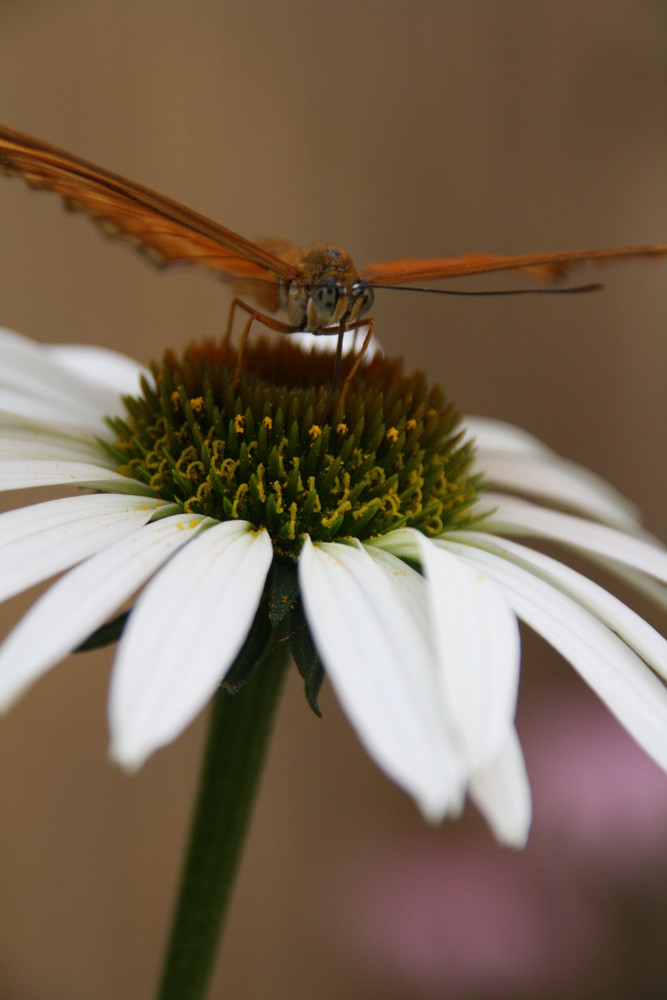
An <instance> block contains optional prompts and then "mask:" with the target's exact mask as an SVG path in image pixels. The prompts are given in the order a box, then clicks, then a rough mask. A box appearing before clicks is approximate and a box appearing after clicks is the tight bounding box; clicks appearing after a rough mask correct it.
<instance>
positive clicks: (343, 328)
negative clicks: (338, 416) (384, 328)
mask: <svg viewBox="0 0 667 1000" xmlns="http://www.w3.org/2000/svg"><path fill="white" fill-rule="evenodd" d="M364 326H368V331H367V333H366V336H365V337H364V342H363V344H362V345H361V350H360V351H359V353H358V354H357V356H356V358H355V359H354V362H353V363H352V368H351V369H350V371H349V372H348V374H347V375H346V376H345V378H344V379H343V388H342V389H341V393H340V402H341V403H342V402H343V400H344V399H345V395H346V393H347V389H348V386H349V384H350V382H351V381H352V379H353V378H354V376H355V375H356V374H357V372H358V370H359V365H360V364H361V361H362V359H363V356H364V354H365V353H366V349H367V347H368V345H369V344H370V342H371V337H372V336H373V330H374V328H375V323H374V321H373V320H372V319H370V320H369V319H363V320H353V321H352V322H351V323H350V324H349V326H347V325H345V324H344V323H341V325H340V327H339V328H338V334H337V336H338V343H337V345H336V360H335V363H334V372H333V379H332V383H331V392H330V393H329V399H328V400H327V405H326V406H325V408H324V414H323V416H322V422H324V421H325V420H326V419H327V417H328V416H329V414H330V413H331V410H332V408H333V404H334V401H335V399H336V391H337V389H338V381H339V375H340V362H341V357H342V353H343V337H344V336H345V334H346V333H347V331H348V330H354V331H355V341H356V333H357V331H358V330H360V329H361V328H362V327H364Z"/></svg>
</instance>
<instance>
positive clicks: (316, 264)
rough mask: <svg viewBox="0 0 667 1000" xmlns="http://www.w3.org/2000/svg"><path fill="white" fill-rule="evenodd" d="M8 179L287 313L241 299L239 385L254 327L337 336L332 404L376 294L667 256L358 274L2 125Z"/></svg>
mask: <svg viewBox="0 0 667 1000" xmlns="http://www.w3.org/2000/svg"><path fill="white" fill-rule="evenodd" d="M0 170H2V171H3V172H4V173H7V174H15V175H18V176H20V177H23V178H24V180H26V181H27V182H28V184H30V185H31V186H32V187H37V188H46V189H47V190H50V191H56V192H57V193H58V194H60V195H61V196H62V197H63V198H64V200H65V204H66V206H67V207H68V208H70V209H81V210H82V211H84V212H86V213H87V214H88V215H90V216H91V217H92V218H93V219H95V220H96V221H97V222H98V223H99V224H100V225H101V226H102V228H103V229H104V230H105V232H106V233H108V234H110V235H114V236H120V237H122V238H124V239H126V240H129V241H130V242H132V243H134V244H135V245H136V246H137V248H138V249H139V250H141V251H142V252H143V253H144V254H146V255H147V256H148V257H149V258H150V260H151V261H153V263H155V264H157V265H160V266H166V265H168V264H175V263H188V264H199V265H201V266H202V267H206V268H209V269H210V270H212V271H216V272H218V274H219V275H220V277H223V278H226V279H229V280H231V281H235V282H237V283H240V284H241V285H242V287H243V290H244V292H245V293H246V294H248V295H250V296H251V297H253V298H254V299H255V301H256V302H258V304H260V305H261V306H262V307H263V308H264V309H268V310H270V311H271V312H275V311H277V310H278V309H279V308H282V309H283V310H284V311H286V313H287V322H283V321H280V320H278V319H276V318H275V317H272V316H268V315H266V313H264V312H262V311H260V310H259V309H256V308H255V307H253V306H251V305H249V304H248V303H246V302H245V301H243V300H242V299H240V298H234V299H233V301H232V304H231V308H230V314H229V322H228V326H227V336H229V334H230V332H231V327H232V321H233V315H234V311H235V309H236V308H240V309H243V310H244V311H245V312H246V313H247V314H248V320H247V322H246V324H245V327H244V329H243V333H242V337H241V342H240V346H239V353H238V365H239V367H238V369H237V377H238V371H239V370H240V364H241V355H242V351H243V345H244V343H245V340H246V337H247V335H248V332H249V330H250V327H251V325H252V323H253V322H254V321H255V320H258V321H260V322H262V323H264V324H265V325H266V326H268V327H270V328H271V329H273V330H278V331H280V332H282V333H295V332H297V331H306V330H307V331H310V332H311V333H315V334H317V333H321V334H336V335H338V345H337V351H336V364H335V370H334V377H333V389H332V396H331V399H332V400H333V395H334V392H335V389H336V384H337V380H338V371H339V365H340V357H341V351H342V343H343V333H344V332H345V331H346V330H356V329H359V327H362V326H368V332H367V334H366V338H365V340H364V344H363V346H362V348H361V351H360V352H359V354H358V355H357V358H356V359H355V363H354V365H353V368H352V370H351V372H350V374H349V375H348V377H347V379H346V382H348V381H349V380H350V379H351V378H352V376H353V375H354V373H355V371H356V370H357V368H358V365H359V363H360V361H361V358H362V357H363V354H364V351H365V350H366V347H367V346H368V343H369V342H370V338H371V335H372V331H373V320H372V319H371V318H370V317H369V315H368V314H369V311H370V309H371V307H372V305H373V287H374V286H375V287H378V286H400V285H405V283H406V282H412V281H436V280H438V279H441V278H454V277H464V276H466V275H470V274H485V273H488V272H490V271H507V270H526V271H532V272H533V273H536V274H538V275H540V276H541V277H547V278H549V277H557V276H559V275H560V274H562V273H564V272H565V271H567V270H568V269H569V268H570V267H572V266H573V265H574V264H578V263H582V262H584V261H605V260H612V259H618V258H624V257H653V256H659V255H663V254H666V253H667V244H659V245H655V246H641V247H623V248H618V249H611V250H577V251H571V252H563V253H537V254H521V255H518V256H513V257H498V256H492V255H490V254H466V255H465V256H463V257H438V258H435V259H427V260H418V259H417V260H410V259H404V260H395V261H390V262H388V263H385V264H370V265H368V266H367V267H365V268H362V269H361V270H360V271H357V269H356V268H355V266H354V264H353V262H352V259H351V257H350V256H349V254H347V253H346V252H345V251H344V250H341V249H339V248H338V247H335V246H332V245H331V244H328V243H319V244H316V245H315V246H313V247H310V248H309V249H307V250H302V249H300V248H299V247H297V246H295V245H294V244H293V243H290V242H288V241H287V240H260V241H257V242H255V243H253V242H251V241H250V240H247V239H245V238H244V237H243V236H239V235H238V234H237V233H234V232H232V231H231V230H230V229H225V227H224V226H221V225H219V224H218V223H217V222H212V221H211V220H210V219H207V218H205V216H203V215H199V214H198V213H197V212H194V211H193V210H192V209H190V208H186V207H185V206H184V205H180V204H179V203H178V202H176V201H172V200H171V199H170V198H165V197H164V195H160V194H157V193H156V192H155V191H151V190H150V188H146V187H143V186H142V185H140V184H135V183H133V182H132V181H128V180H126V179H125V178H124V177H120V176H119V175H118V174H113V173H111V172H110V171H108V170H103V169H102V168H101V167H96V166H95V165H94V164H92V163H89V162H87V161H86V160H82V159H79V157H76V156H73V155H71V154H70V153H66V152H63V151H62V150H60V149H57V148H56V147H55V146H50V145H47V143H44V142H41V141H40V140H38V139H32V138H30V137H29V136H26V135H22V134H21V133H20V132H16V131H14V130H13V129H10V128H8V127H7V126H2V125H0ZM343 392H344V390H343Z"/></svg>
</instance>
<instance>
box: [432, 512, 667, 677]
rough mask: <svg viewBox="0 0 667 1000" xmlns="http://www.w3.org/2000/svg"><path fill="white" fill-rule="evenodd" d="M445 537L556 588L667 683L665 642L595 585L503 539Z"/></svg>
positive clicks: (466, 534)
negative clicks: (613, 634)
mask: <svg viewBox="0 0 667 1000" xmlns="http://www.w3.org/2000/svg"><path fill="white" fill-rule="evenodd" d="M446 537H449V538H450V539H451V540H452V541H454V542H457V541H458V542H465V543H467V544H469V545H471V546H473V547H474V548H477V549H485V550H486V551H487V552H493V553H495V554H496V555H498V556H501V557H502V558H503V559H507V560H509V561H511V562H513V563H515V565H517V566H522V567H523V568H524V569H526V570H528V572H530V573H533V574H535V576H539V577H540V578H541V579H542V580H545V581H546V582H547V583H549V584H551V585H552V586H554V587H558V589H559V590H561V591H562V592H563V593H564V594H568V595H569V596H570V597H572V598H573V599H574V600H575V601H576V602H577V604H580V605H581V606H582V607H584V608H587V609H588V610H589V611H591V612H592V613H593V614H594V615H596V617H597V618H599V619H600V621H603V622H604V623H605V625H608V626H609V628H611V629H613V630H614V632H616V634H617V635H620V637H621V638H622V639H623V640H624V641H625V642H626V643H627V644H628V646H630V647H631V648H632V649H634V650H635V652H636V653H638V654H639V655H640V656H641V657H642V659H644V660H645V661H646V662H647V663H648V664H650V666H652V667H653V669H654V670H656V671H657V672H658V673H660V674H661V675H662V676H663V677H664V678H665V680H667V640H665V639H664V638H663V637H662V636H661V635H660V633H659V632H657V631H656V629H654V628H652V627H651V625H649V624H648V622H645V621H644V619H643V618H641V617H640V615H638V614H636V613H635V612H634V611H632V610H631V608H629V607H628V606H627V605H625V604H623V602H622V601H619V600H618V598H616V597H614V596H613V595H612V594H610V593H609V592H608V591H606V590H605V589H604V588H603V587H600V586H599V585H598V584H597V583H594V582H593V581H592V580H589V579H588V578H587V577H585V576H583V575H582V574H581V573H577V572H576V571H575V570H573V569H571V568H570V567H569V566H564V565H563V564H562V563H560V562H557V560H556V559H552V558H551V557H550V556H546V555H544V554H543V553H542V552H535V551H534V550H533V549H529V548H527V547H526V546H525V545H519V544H518V543H517V542H512V541H509V540H508V539H506V538H497V537H496V536H494V535H486V534H484V533H483V532H481V531H470V532H468V531H457V532H452V533H451V534H450V535H449V536H446Z"/></svg>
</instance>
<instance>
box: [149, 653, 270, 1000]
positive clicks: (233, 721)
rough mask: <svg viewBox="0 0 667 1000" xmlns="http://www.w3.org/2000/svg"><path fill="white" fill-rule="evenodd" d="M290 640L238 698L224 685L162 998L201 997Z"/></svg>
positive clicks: (202, 780) (211, 725)
mask: <svg viewBox="0 0 667 1000" xmlns="http://www.w3.org/2000/svg"><path fill="white" fill-rule="evenodd" d="M287 646H288V643H278V644H277V645H276V646H275V647H274V650H273V652H272V653H271V654H270V655H269V656H268V657H267V658H266V659H265V660H264V661H263V662H262V664H261V666H260V667H259V668H258V669H257V671H256V672H255V674H254V676H253V677H252V678H251V680H250V681H248V683H247V684H245V685H244V687H242V688H241V690H240V691H238V692H237V693H236V694H229V693H228V692H227V691H226V690H225V689H224V688H220V689H219V691H218V693H217V694H216V696H215V699H214V702H213V706H212V709H211V718H210V722H209V732H208V742H207V745H206V749H205V753H204V762H203V766H202V773H201V778H200V785H199V792H198V795H197V801H196V805H195V810H194V815H193V819H192V827H191V831H190V841H189V845H188V850H187V854H186V858H185V865H184V869H183V874H182V877H181V885H180V891H179V896H178V901H177V905H176V912H175V914H174V918H173V924H172V929H171V937H170V939H169V944H168V947H167V954H166V958H165V963H164V968H163V972H162V979H161V982H160V987H159V990H158V993H157V1000H204V997H205V996H206V992H207V989H208V985H209V981H210V979H211V975H212V973H213V968H214V963H215V957H216V953H217V950H218V945H219V941H220V935H221V931H222V928H223V924H224V917H225V914H226V911H227V906H228V904H229V900H230V897H231V892H232V888H233V885H234V879H235V875H236V871H237V868H238V865H239V861H240V857H241V852H242V849H243V844H244V841H245V834H246V830H247V827H248V823H249V820H250V814H251V811H252V804H253V801H254V798H255V793H256V791H257V787H258V784H259V777H260V774H261V770H262V763H263V761H264V755H265V751H266V748H267V744H268V738H269V733H270V730H271V723H272V720H273V715H274V710H275V707H276V705H277V702H278V696H279V694H280V690H281V686H282V681H283V677H284V675H285V667H286V665H287V655H286V653H287V650H286V648H285V647H287Z"/></svg>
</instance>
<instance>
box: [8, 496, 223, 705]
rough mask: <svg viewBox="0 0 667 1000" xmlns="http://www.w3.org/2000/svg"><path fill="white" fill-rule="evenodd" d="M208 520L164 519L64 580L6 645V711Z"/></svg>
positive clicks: (184, 516)
mask: <svg viewBox="0 0 667 1000" xmlns="http://www.w3.org/2000/svg"><path fill="white" fill-rule="evenodd" d="M88 499H92V498H88ZM44 506H46V505H44ZM202 521H203V519H202V518H199V519H197V518H193V516H192V515H191V514H178V515H176V516H174V517H167V518H163V519H162V520H160V521H156V522H155V523H154V524H149V525H146V526H145V527H143V528H141V529H140V530H139V531H135V532H133V533H132V534H131V535H129V536H126V537H125V538H123V539H122V540H121V541H118V542H115V543H114V544H111V545H110V547H108V548H107V549H105V550H104V551H103V552H99V553H98V554H97V555H95V556H92V557H91V558H90V559H88V560H86V561H85V562H83V563H81V564H80V565H79V566H77V567H76V569H73V570H72V571H71V572H70V573H68V574H67V575H66V576H64V577H63V578H62V579H61V580H58V581H57V582H56V583H55V584H54V585H53V586H52V587H51V588H50V589H49V590H48V591H47V592H46V593H45V594H44V595H43V596H42V597H41V598H39V600H37V601H36V602H35V604H34V605H33V606H32V608H31V609H30V611H28V612H27V614H26V615H24V617H23V618H22V619H21V621H20V622H19V623H18V625H17V626H16V627H15V628H14V629H13V631H12V632H10V634H9V635H8V637H7V639H6V640H5V642H4V643H3V644H2V646H0V709H3V710H4V709H6V708H8V707H9V706H10V704H12V702H13V701H14V700H15V699H16V698H17V697H18V696H19V695H20V694H22V693H23V691H24V690H25V689H26V688H27V687H28V685H29V684H31V683H32V682H33V681H34V680H36V679H37V678H38V677H40V676H41V675H42V674H44V673H45V672H46V671H47V670H48V669H49V668H50V667H52V666H54V665H55V664H56V663H58V661H59V660H61V659H62V658H63V656H65V655H66V654H67V653H69V652H71V651H72V650H73V649H75V648H76V646H78V645H79V643H80V642H82V641H83V640H84V639H86V638H87V637H88V636H89V635H91V633H92V632H94V631H95V629H96V628H98V627H99V626H100V625H102V624H103V623H104V622H105V621H106V620H107V619H108V618H109V617H111V615H113V613H114V612H115V611H117V610H118V608H119V607H120V606H121V604H122V603H123V602H124V601H125V600H127V598H129V597H130V596H131V595H132V594H133V593H134V592H135V590H137V589H138V588H139V587H140V586H141V585H142V584H143V583H144V582H145V580H147V579H148V577H150V576H151V575H152V574H153V573H154V572H155V570H156V569H158V568H159V567H160V566H161V565H162V563H164V562H166V560H167V559H168V558H169V557H170V556H171V555H172V553H173V552H175V551H176V549H178V548H179V547H180V546H181V545H183V544H185V542H188V541H189V540H190V539H191V538H192V537H194V531H196V530H197V529H198V528H199V527H200V526H201V524H202Z"/></svg>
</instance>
